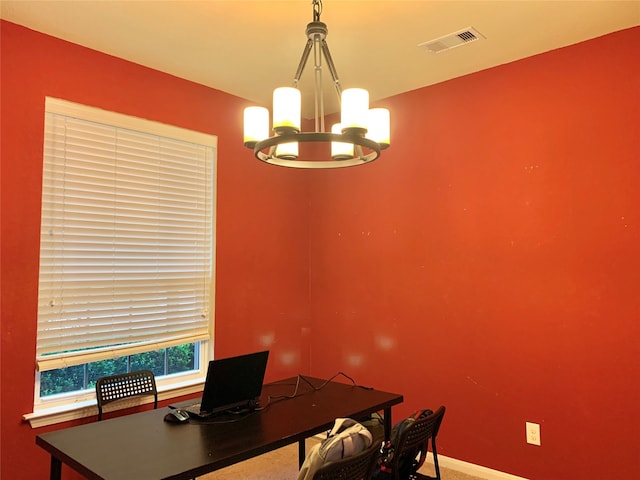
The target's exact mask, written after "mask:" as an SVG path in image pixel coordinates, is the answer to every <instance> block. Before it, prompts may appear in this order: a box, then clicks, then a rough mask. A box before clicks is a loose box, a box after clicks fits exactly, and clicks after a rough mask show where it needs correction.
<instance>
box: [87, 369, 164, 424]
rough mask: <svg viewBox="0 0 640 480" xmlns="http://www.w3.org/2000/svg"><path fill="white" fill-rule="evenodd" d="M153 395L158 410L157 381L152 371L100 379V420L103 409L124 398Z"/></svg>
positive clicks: (98, 394) (140, 371)
mask: <svg viewBox="0 0 640 480" xmlns="http://www.w3.org/2000/svg"><path fill="white" fill-rule="evenodd" d="M141 395H153V408H158V390H157V388H156V379H155V376H154V375H153V372H152V371H150V370H138V371H136V372H130V373H122V374H119V375H110V376H108V377H102V378H99V379H98V381H97V382H96V399H97V401H98V420H102V407H103V406H104V405H106V404H108V403H111V402H115V401H116V400H122V399H124V398H130V397H137V396H141Z"/></svg>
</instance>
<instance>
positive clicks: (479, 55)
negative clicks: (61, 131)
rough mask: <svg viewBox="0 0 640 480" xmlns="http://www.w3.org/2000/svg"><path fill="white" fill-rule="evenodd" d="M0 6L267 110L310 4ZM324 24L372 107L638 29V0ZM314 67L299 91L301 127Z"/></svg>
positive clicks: (388, 10) (404, 12)
mask: <svg viewBox="0 0 640 480" xmlns="http://www.w3.org/2000/svg"><path fill="white" fill-rule="evenodd" d="M0 4H1V14H0V15H1V17H2V18H4V19H6V20H8V21H11V22H14V23H17V24H20V25H24V26H27V27H29V28H31V29H34V30H37V31H40V32H44V33H47V34H49V35H53V36H55V37H59V38H62V39H65V40H68V41H71V42H73V43H77V44H80V45H84V46H87V47H90V48H93V49H95V50H99V51H101V52H105V53H108V54H111V55H114V56H117V57H120V58H124V59H127V60H130V61H132V62H135V63H139V64H142V65H145V66H148V67H151V68H154V69H157V70H161V71H163V72H167V73H170V74H173V75H176V76H178V77H182V78H186V79H189V80H192V81H194V82H198V83H201V84H204V85H207V86H210V87H213V88H217V89H219V90H222V91H225V92H228V93H231V94H234V95H237V96H240V97H243V98H246V99H250V100H252V101H255V102H257V103H259V104H262V105H265V106H270V104H271V92H272V90H273V88H275V87H276V86H289V85H291V82H292V79H293V76H294V74H295V70H296V68H297V66H298V62H299V60H300V56H301V54H302V50H303V47H304V45H305V43H306V40H307V38H306V35H305V28H306V25H307V23H309V22H310V21H311V20H312V6H311V0H289V1H267V0H262V1H260V0H258V1H244V0H236V1H184V0H183V1H152V0H143V1H131V0H130V1H119V0H100V1H95V0H76V1H68V0H48V1H31V0H21V1H13V0H2V1H1V2H0ZM321 20H322V21H323V22H324V23H326V24H327V26H328V29H329V33H328V36H327V43H328V45H329V49H330V51H331V54H332V57H333V60H334V62H335V65H336V68H337V71H338V75H339V77H340V81H341V84H342V86H343V88H348V87H355V86H358V87H364V88H367V89H368V90H369V92H370V95H371V99H372V100H378V99H381V98H386V97H389V96H392V95H395V94H398V93H403V92H407V91H410V90H414V89H417V88H420V87H424V86H427V85H431V84H435V83H438V82H442V81H444V80H448V79H451V78H454V77H459V76H462V75H466V74H469V73H473V72H476V71H479V70H483V69H486V68H490V67H493V66H496V65H501V64H504V63H508V62H512V61H514V60H518V59H521V58H525V57H529V56H531V55H535V54H539V53H542V52H546V51H549V50H553V49H556V48H560V47H563V46H566V45H571V44H574V43H577V42H580V41H583V40H587V39H590V38H594V37H598V36H600V35H604V34H607V33H610V32H614V31H617V30H622V29H625V28H629V27H632V26H635V25H639V24H640V0H627V1H615V0H600V1H599V0H589V1H579V0H571V1H554V0H546V1H506V0H503V1H484V0H475V1H454V0H449V1H431V0H424V1H415V0H414V1H400V0H387V1H362V0H324V1H323V12H322V15H321ZM468 27H473V28H475V29H476V30H478V31H479V32H480V33H481V34H482V35H483V36H484V37H486V38H485V39H483V40H480V41H475V42H471V43H468V44H465V45H464V46H462V47H459V48H454V49H452V50H449V51H446V52H443V53H439V54H433V53H429V52H427V51H426V50H425V49H424V48H421V47H418V45H419V44H421V43H424V42H426V41H429V40H433V39H436V38H438V37H441V36H444V35H447V34H450V33H453V32H458V31H460V30H463V29H466V28H468ZM312 67H313V65H312V58H310V60H309V64H308V65H307V68H306V70H305V75H304V76H303V78H302V82H301V85H300V87H301V89H302V90H303V94H304V95H305V96H306V97H307V101H306V102H305V106H303V109H304V111H303V115H304V116H306V117H311V116H313V111H308V109H309V108H310V107H309V103H308V100H309V98H308V97H310V96H311V94H312V81H313V80H312V70H313V68H312ZM324 84H325V87H326V86H327V84H330V76H329V73H328V72H327V71H326V69H325V73H324ZM329 87H330V86H329ZM329 87H328V88H329ZM334 97H335V95H334V94H330V95H328V96H327V99H328V101H330V103H328V105H327V110H328V111H332V110H335V109H336V105H335V103H334V102H333V98H334Z"/></svg>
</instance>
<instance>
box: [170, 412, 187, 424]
mask: <svg viewBox="0 0 640 480" xmlns="http://www.w3.org/2000/svg"><path fill="white" fill-rule="evenodd" d="M164 421H165V422H169V423H186V422H188V421H189V414H188V413H187V412H185V411H184V410H171V411H170V412H169V413H167V414H166V415H165V416H164Z"/></svg>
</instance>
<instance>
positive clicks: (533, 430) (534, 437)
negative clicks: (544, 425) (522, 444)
mask: <svg viewBox="0 0 640 480" xmlns="http://www.w3.org/2000/svg"><path fill="white" fill-rule="evenodd" d="M525 427H526V430H527V443H530V444H531V445H538V446H540V424H538V423H531V422H526V424H525Z"/></svg>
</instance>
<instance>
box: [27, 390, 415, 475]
mask: <svg viewBox="0 0 640 480" xmlns="http://www.w3.org/2000/svg"><path fill="white" fill-rule="evenodd" d="M309 380H311V381H312V383H313V384H314V385H316V386H320V385H321V384H322V383H324V381H323V380H320V379H317V378H309ZM294 383H295V378H291V379H287V380H283V381H280V382H274V383H271V384H267V385H265V386H264V387H263V390H262V393H263V397H262V403H263V404H265V403H266V401H267V396H269V395H271V396H275V395H289V394H291V393H293V384H294ZM402 401H403V397H402V395H399V394H395V393H388V392H381V391H378V390H367V389H363V388H361V387H355V386H351V385H347V384H343V383H336V382H330V383H328V384H327V385H326V386H325V387H324V388H323V389H321V390H319V391H313V389H311V387H309V386H308V385H305V384H304V383H301V384H300V389H299V391H298V396H297V397H296V398H293V399H287V400H281V401H276V402H272V403H271V404H270V405H269V407H268V408H266V409H265V410H262V411H258V412H254V413H253V414H251V415H249V416H246V417H244V418H242V419H240V417H238V420H237V421H234V422H230V423H211V424H204V423H203V424H198V423H195V422H190V423H189V424H170V423H167V422H164V421H163V418H164V415H165V414H166V413H167V411H168V409H167V408H160V409H158V410H150V411H145V412H142V413H136V414H132V415H126V416H123V417H118V418H113V419H110V420H103V421H101V422H95V423H90V424H86V425H80V426H77V427H72V428H68V429H63V430H58V431H55V432H49V433H45V434H42V435H38V436H37V437H36V444H37V445H39V446H40V447H42V448H44V449H45V450H46V451H47V452H49V453H50V454H51V475H50V477H51V479H52V480H60V478H61V470H62V463H65V464H67V465H69V466H70V467H71V468H73V469H74V470H76V471H78V472H79V473H81V474H82V475H84V476H85V477H87V478H88V479H90V480H131V479H134V478H135V479H136V480H160V479H165V480H180V479H190V478H194V477H196V476H200V475H204V474H205V473H208V472H211V471H213V470H217V469H220V468H223V467H226V466H228V465H232V464H234V463H237V462H241V461H243V460H246V459H248V458H252V457H255V456H257V455H261V454H263V453H266V452H269V451H271V450H275V449H277V448H280V447H283V446H285V445H289V444H291V443H294V442H298V443H299V456H300V459H302V458H304V439H305V438H307V437H310V436H312V435H315V434H317V433H320V432H324V431H326V430H328V429H329V428H330V427H331V426H332V425H333V422H334V420H335V419H336V418H339V417H351V418H356V419H358V418H364V417H365V416H367V415H369V414H371V413H373V412H376V411H380V410H384V413H385V431H386V432H387V435H388V433H389V431H390V426H391V407H392V406H393V405H397V404H399V403H401V402H402Z"/></svg>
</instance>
